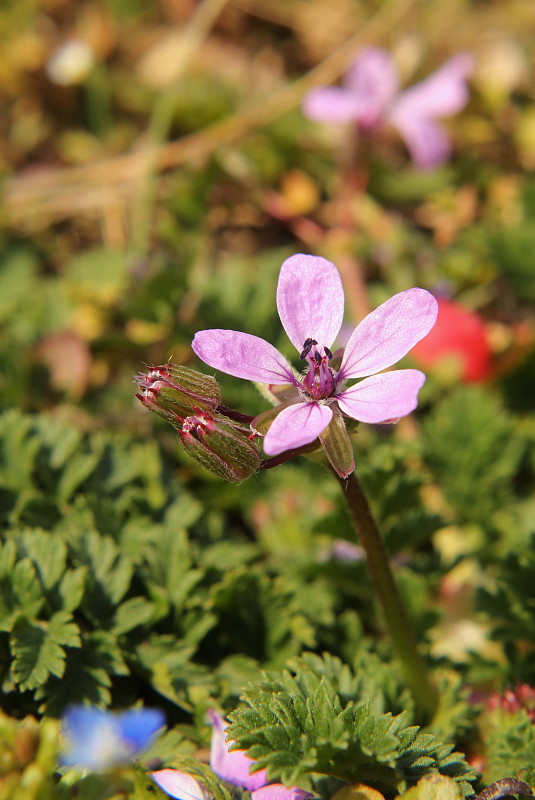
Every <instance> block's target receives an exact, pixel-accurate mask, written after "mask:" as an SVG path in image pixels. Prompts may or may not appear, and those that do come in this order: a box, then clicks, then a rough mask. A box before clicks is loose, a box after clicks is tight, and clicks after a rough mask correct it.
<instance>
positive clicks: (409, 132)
mask: <svg viewBox="0 0 535 800" xmlns="http://www.w3.org/2000/svg"><path fill="white" fill-rule="evenodd" d="M395 124H396V127H397V129H398V130H399V132H400V134H401V136H402V137H403V139H404V140H405V144H406V145H407V148H408V150H409V153H410V154H411V158H412V160H413V162H414V164H415V165H416V166H417V167H419V168H420V169H432V168H433V167H437V166H439V164H443V163H444V162H445V161H447V160H448V158H449V157H450V153H451V140H450V137H449V136H448V134H447V132H446V130H445V129H444V128H443V126H442V125H440V123H438V122H435V121H434V120H433V119H424V118H420V117H410V116H408V115H407V116H406V117H401V115H399V116H398V119H397V121H396V123H395Z"/></svg>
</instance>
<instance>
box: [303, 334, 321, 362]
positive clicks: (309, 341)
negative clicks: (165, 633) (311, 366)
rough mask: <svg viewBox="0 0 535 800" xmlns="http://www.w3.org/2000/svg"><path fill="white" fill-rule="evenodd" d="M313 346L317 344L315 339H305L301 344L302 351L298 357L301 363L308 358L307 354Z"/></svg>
mask: <svg viewBox="0 0 535 800" xmlns="http://www.w3.org/2000/svg"><path fill="white" fill-rule="evenodd" d="M315 344H317V341H316V340H315V339H305V341H304V343H303V350H302V352H301V353H300V355H299V358H300V359H301V361H304V360H305V358H306V357H307V356H308V354H309V353H310V351H311V349H312V347H313V346H314V345H315Z"/></svg>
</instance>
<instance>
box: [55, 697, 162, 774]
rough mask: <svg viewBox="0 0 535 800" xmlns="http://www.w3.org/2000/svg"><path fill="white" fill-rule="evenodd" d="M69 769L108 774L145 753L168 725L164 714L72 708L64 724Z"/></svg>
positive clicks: (143, 710)
mask: <svg viewBox="0 0 535 800" xmlns="http://www.w3.org/2000/svg"><path fill="white" fill-rule="evenodd" d="M62 723H63V724H62V733H63V736H64V738H65V749H64V752H63V755H62V757H61V763H62V764H64V765H65V766H67V767H74V766H76V767H83V768H85V769H91V770H106V769H110V768H111V767H115V766H118V765H119V764H124V763H127V762H128V761H130V759H131V758H133V757H134V756H136V755H137V754H138V753H140V752H141V751H143V750H145V749H146V748H147V747H148V746H149V744H150V743H151V740H152V739H153V738H154V736H155V734H156V733H157V731H158V730H159V729H160V728H161V727H163V725H164V724H165V717H164V715H163V713H162V712H161V711H158V710H156V709H150V708H142V709H137V710H132V711H125V712H123V713H122V714H114V713H112V712H111V711H103V710H102V709H100V708H91V707H84V706H72V707H71V708H69V709H68V710H67V712H66V713H65V715H64V717H63V720H62Z"/></svg>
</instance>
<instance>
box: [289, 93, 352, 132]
mask: <svg viewBox="0 0 535 800" xmlns="http://www.w3.org/2000/svg"><path fill="white" fill-rule="evenodd" d="M302 108H303V113H304V114H305V116H306V117H308V118H309V119H313V120H314V121H315V122H324V123H326V124H327V125H330V124H335V125H336V124H337V123H341V122H349V121H350V120H355V121H356V120H357V117H358V115H359V113H361V111H362V102H361V100H360V98H359V97H355V95H354V94H353V93H352V92H351V91H349V90H348V89H343V88H341V87H339V86H325V87H322V88H319V89H312V91H310V92H308V94H307V95H305V97H304V99H303V106H302Z"/></svg>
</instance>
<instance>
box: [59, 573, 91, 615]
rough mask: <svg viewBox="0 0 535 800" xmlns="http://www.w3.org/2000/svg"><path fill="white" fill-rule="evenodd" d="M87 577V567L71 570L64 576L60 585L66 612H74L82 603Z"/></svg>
mask: <svg viewBox="0 0 535 800" xmlns="http://www.w3.org/2000/svg"><path fill="white" fill-rule="evenodd" d="M86 576H87V568H86V567H76V569H69V570H67V571H66V572H65V574H64V575H63V577H62V579H61V582H60V584H59V595H60V597H61V599H62V601H63V610H64V611H69V612H71V611H74V610H75V609H76V608H78V606H79V605H80V603H81V602H82V597H83V595H84V588H85V581H86Z"/></svg>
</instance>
